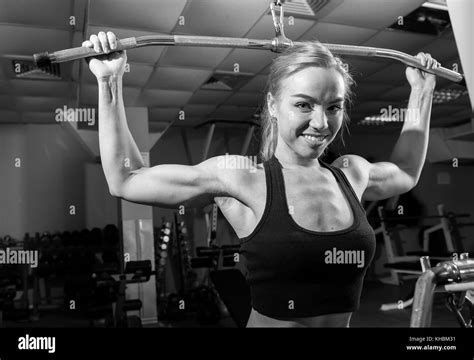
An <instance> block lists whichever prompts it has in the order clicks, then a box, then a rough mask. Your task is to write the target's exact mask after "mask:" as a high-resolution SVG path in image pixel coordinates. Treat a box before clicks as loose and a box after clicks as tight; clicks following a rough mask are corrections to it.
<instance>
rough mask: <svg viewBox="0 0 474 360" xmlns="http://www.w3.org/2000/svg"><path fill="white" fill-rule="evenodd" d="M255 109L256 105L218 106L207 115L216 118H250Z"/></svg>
mask: <svg viewBox="0 0 474 360" xmlns="http://www.w3.org/2000/svg"><path fill="white" fill-rule="evenodd" d="M255 110H256V107H246V106H219V108H218V109H217V110H216V111H214V112H213V113H212V114H210V115H209V117H210V118H212V119H218V120H250V119H252V115H253V114H255Z"/></svg>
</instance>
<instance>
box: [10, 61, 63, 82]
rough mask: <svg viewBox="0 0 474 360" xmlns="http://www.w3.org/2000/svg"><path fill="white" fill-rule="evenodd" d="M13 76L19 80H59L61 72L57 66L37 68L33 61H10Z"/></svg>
mask: <svg viewBox="0 0 474 360" xmlns="http://www.w3.org/2000/svg"><path fill="white" fill-rule="evenodd" d="M12 65H13V74H14V76H15V77H17V78H21V79H41V80H59V79H61V72H60V68H59V64H50V65H48V66H42V67H41V68H39V67H37V66H36V65H35V64H34V62H33V61H28V60H12Z"/></svg>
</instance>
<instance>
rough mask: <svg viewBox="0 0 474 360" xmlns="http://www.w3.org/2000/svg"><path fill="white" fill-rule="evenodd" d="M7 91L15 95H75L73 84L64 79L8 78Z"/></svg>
mask: <svg viewBox="0 0 474 360" xmlns="http://www.w3.org/2000/svg"><path fill="white" fill-rule="evenodd" d="M7 82H8V86H9V92H10V93H11V94H16V95H32V96H53V97H54V96H56V97H62V96H74V97H75V96H76V94H75V89H76V86H75V84H72V83H71V82H66V81H48V80H28V79H10V80H7Z"/></svg>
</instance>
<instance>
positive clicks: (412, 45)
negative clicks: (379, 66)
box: [362, 29, 434, 55]
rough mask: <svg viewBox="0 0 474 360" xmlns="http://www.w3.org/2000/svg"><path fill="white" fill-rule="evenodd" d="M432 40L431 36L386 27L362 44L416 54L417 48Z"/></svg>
mask: <svg viewBox="0 0 474 360" xmlns="http://www.w3.org/2000/svg"><path fill="white" fill-rule="evenodd" d="M433 40H434V37H433V36H430V35H425V34H414V33H409V32H406V31H401V30H393V29H387V30H384V31H381V32H379V33H378V34H377V35H375V36H374V37H372V38H371V39H369V40H368V41H366V42H364V43H363V44H362V45H363V46H371V47H377V48H389V49H393V50H398V51H402V52H405V53H407V54H409V55H416V54H417V53H418V52H419V50H420V49H421V48H422V47H424V46H427V45H428V44H429V43H430V42H432V41H433Z"/></svg>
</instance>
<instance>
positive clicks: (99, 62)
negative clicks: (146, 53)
mask: <svg viewBox="0 0 474 360" xmlns="http://www.w3.org/2000/svg"><path fill="white" fill-rule="evenodd" d="M82 46H84V47H88V48H93V49H94V50H95V51H96V52H97V53H100V52H104V53H105V55H100V56H97V57H90V58H88V59H87V60H88V62H89V69H90V70H91V71H92V73H93V74H94V75H95V77H96V78H97V79H100V78H106V77H110V76H122V75H123V73H124V72H125V66H126V64H127V53H126V52H125V51H118V52H113V53H110V54H109V52H110V50H114V49H116V48H117V37H116V36H115V34H114V33H113V32H111V31H108V32H107V33H105V32H103V31H101V32H99V33H98V34H97V35H95V34H93V35H91V37H90V39H89V40H86V41H84V42H83V43H82Z"/></svg>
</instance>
